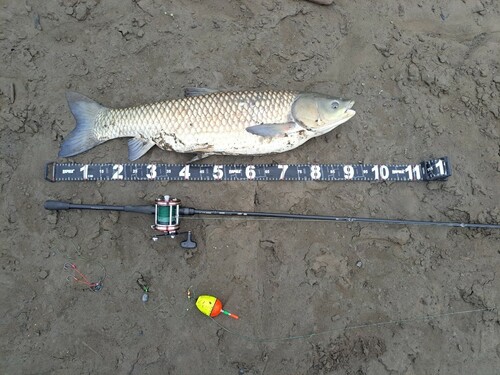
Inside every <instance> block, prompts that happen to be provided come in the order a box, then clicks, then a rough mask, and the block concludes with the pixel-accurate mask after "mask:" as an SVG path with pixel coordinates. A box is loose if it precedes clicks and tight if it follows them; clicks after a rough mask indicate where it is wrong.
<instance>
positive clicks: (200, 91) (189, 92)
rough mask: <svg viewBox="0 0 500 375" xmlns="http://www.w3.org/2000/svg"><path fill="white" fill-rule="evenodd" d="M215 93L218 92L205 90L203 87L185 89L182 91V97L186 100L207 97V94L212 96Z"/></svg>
mask: <svg viewBox="0 0 500 375" xmlns="http://www.w3.org/2000/svg"><path fill="white" fill-rule="evenodd" d="M217 91H219V90H214V89H207V88H204V87H186V88H185V89H184V96H185V97H186V98H187V97H189V96H201V95H208V94H213V93H214V92H217Z"/></svg>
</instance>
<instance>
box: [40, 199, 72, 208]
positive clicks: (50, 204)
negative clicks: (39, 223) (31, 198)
mask: <svg viewBox="0 0 500 375" xmlns="http://www.w3.org/2000/svg"><path fill="white" fill-rule="evenodd" d="M43 207H45V209H46V210H69V209H70V208H71V204H70V203H68V202H62V201H50V200H49V201H45V204H44V205H43Z"/></svg>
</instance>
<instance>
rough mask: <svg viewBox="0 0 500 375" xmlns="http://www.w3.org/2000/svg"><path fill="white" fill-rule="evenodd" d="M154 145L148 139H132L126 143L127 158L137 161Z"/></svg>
mask: <svg viewBox="0 0 500 375" xmlns="http://www.w3.org/2000/svg"><path fill="white" fill-rule="evenodd" d="M154 145H155V143H154V142H153V141H151V140H148V139H142V138H132V139H130V140H129V141H128V158H129V160H131V161H134V160H137V159H139V158H140V157H141V156H142V155H144V154H145V153H146V152H148V151H149V149H150V148H151V147H153V146H154Z"/></svg>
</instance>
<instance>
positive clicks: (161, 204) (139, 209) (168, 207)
mask: <svg viewBox="0 0 500 375" xmlns="http://www.w3.org/2000/svg"><path fill="white" fill-rule="evenodd" d="M44 207H45V208H46V209H47V210H71V209H77V210H105V211H122V212H135V213H140V214H154V215H155V223H154V224H153V225H151V228H152V229H154V230H156V231H158V232H160V233H159V234H157V235H155V236H154V237H153V240H154V241H156V240H158V238H159V237H167V236H169V237H171V238H175V237H177V236H181V235H186V240H184V241H182V242H181V247H182V248H184V249H194V248H196V242H194V241H193V239H192V232H191V231H186V232H179V228H180V217H181V216H193V215H211V216H236V217H242V218H244V217H267V218H275V219H293V220H315V221H336V222H345V223H378V224H391V225H426V226H439V227H452V228H468V229H500V223H493V224H482V223H460V222H454V221H431V220H405V219H383V218H372V217H349V216H333V215H303V214H289V213H279V212H252V211H222V210H200V209H197V208H191V207H181V201H180V199H177V198H171V197H170V196H169V195H162V196H160V197H158V198H156V199H155V203H154V205H142V206H140V205H139V206H130V205H128V206H115V205H96V204H74V203H69V202H63V201H54V200H48V201H46V202H45V204H44Z"/></svg>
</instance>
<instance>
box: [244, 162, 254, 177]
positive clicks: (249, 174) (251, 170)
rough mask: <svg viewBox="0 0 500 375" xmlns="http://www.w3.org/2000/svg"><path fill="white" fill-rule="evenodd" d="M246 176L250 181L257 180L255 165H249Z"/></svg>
mask: <svg viewBox="0 0 500 375" xmlns="http://www.w3.org/2000/svg"><path fill="white" fill-rule="evenodd" d="M245 176H247V178H248V179H249V180H253V179H254V178H255V176H256V173H255V165H248V166H247V167H246V168H245Z"/></svg>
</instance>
